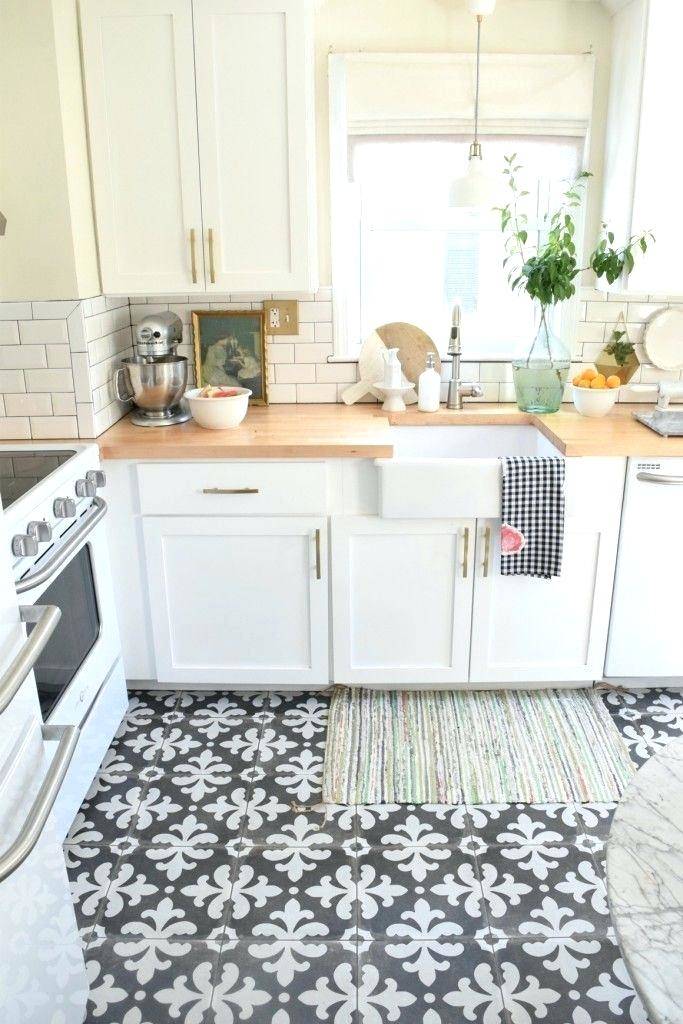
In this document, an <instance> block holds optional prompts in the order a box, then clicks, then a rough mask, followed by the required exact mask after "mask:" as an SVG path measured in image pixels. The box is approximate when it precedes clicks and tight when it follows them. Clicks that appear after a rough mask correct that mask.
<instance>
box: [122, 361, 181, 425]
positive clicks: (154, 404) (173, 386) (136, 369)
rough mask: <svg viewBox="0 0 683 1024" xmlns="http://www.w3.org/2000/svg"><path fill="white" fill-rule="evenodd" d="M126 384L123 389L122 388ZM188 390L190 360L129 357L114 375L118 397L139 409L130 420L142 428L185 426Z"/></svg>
mask: <svg viewBox="0 0 683 1024" xmlns="http://www.w3.org/2000/svg"><path fill="white" fill-rule="evenodd" d="M124 382H125V383H124ZM122 385H123V387H122ZM186 387H187V359H186V358H185V357H184V356H176V355H165V356H158V357H157V358H155V359H153V360H152V359H149V358H145V357H144V356H139V355H137V356H130V357H129V358H128V359H123V360H122V366H121V367H120V368H119V369H118V370H117V371H116V373H115V375H114V389H115V391H116V397H117V398H118V399H119V401H121V402H133V403H134V405H135V406H136V409H135V411H134V412H133V415H132V416H131V419H132V421H133V423H136V424H138V425H139V426H144V427H152V426H166V425H170V424H172V423H184V422H185V420H188V419H189V418H190V412H189V410H188V409H187V408H184V407H183V406H182V405H181V399H182V397H183V395H184V393H185V388H186Z"/></svg>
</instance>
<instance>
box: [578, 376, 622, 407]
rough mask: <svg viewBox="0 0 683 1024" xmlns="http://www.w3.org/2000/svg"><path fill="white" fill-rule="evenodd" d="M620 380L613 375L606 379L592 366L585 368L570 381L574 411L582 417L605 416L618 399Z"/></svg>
mask: <svg viewBox="0 0 683 1024" xmlns="http://www.w3.org/2000/svg"><path fill="white" fill-rule="evenodd" d="M620 387H621V380H620V379H619V377H617V375H616V374H614V375H613V376H611V377H606V376H605V375H604V373H598V371H597V370H596V369H595V367H593V366H588V367H586V369H585V370H582V371H581V373H578V374H577V375H576V376H575V377H574V379H573V381H572V397H573V400H574V406H575V408H576V411H577V412H578V413H580V414H581V415H582V416H590V417H593V418H597V417H599V416H606V415H607V413H608V412H610V411H611V410H612V409H613V408H614V404H615V402H616V400H617V398H618V397H619V389H620Z"/></svg>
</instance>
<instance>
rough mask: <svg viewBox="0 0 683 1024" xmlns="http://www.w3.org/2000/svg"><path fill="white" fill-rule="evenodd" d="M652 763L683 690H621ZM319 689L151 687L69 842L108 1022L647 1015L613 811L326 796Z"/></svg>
mask: <svg viewBox="0 0 683 1024" xmlns="http://www.w3.org/2000/svg"><path fill="white" fill-rule="evenodd" d="M604 699H605V704H606V706H607V708H608V709H609V711H610V713H611V714H612V716H613V717H614V720H615V722H616V724H617V725H618V727H619V729H620V731H621V733H622V735H623V737H624V740H625V742H626V743H627V744H628V746H629V750H630V753H631V756H632V758H633V760H634V761H635V763H636V764H638V765H640V764H642V763H644V762H645V761H646V760H647V759H648V758H649V757H651V756H652V754H653V753H655V752H656V751H657V750H659V749H661V747H662V746H664V745H665V744H666V743H668V742H670V740H671V739H672V738H673V737H675V736H678V735H681V734H682V733H683V695H682V694H681V693H678V692H674V691H666V690H648V691H641V692H631V693H617V692H613V691H609V692H606V693H605V696H604ZM327 707H328V698H327V696H326V695H325V694H320V693H286V694H278V693H270V694H269V693H255V694H247V693H207V692H203V693H202V692H198V691H192V692H182V693H180V692H170V691H165V692H159V691H155V692H143V691H138V692H136V693H133V694H131V699H130V705H129V710H128V713H127V715H126V719H125V721H124V722H123V723H122V725H121V728H120V729H119V732H118V735H117V737H116V739H115V741H114V743H113V744H112V747H111V749H110V751H109V752H108V754H107V756H106V757H105V760H104V762H103V764H102V766H101V768H100V770H99V772H98V774H97V777H96V779H95V780H94V781H93V785H92V787H91V789H90V791H89V793H88V795H87V798H86V800H85V802H84V803H83V806H82V807H81V810H80V812H79V814H78V815H77V817H76V820H75V821H74V823H73V826H72V829H71V832H70V834H69V837H68V838H67V842H66V844H65V853H66V857H67V864H68V870H69V875H70V878H71V885H72V891H73V897H74V902H75V905H76V913H77V918H78V924H79V928H80V930H81V936H82V941H83V943H84V946H85V948H86V960H87V968H88V976H89V980H90V986H91V998H90V1004H89V1010H88V1019H87V1024H166V1022H168V1021H171V1022H180V1024H237V1022H240V1021H249V1022H251V1024H308V1022H311V1024H314V1022H315V1024H396V1022H404V1024H532V1022H535V1021H543V1022H545V1024H647V1018H646V1015H645V1012H644V1010H643V1007H642V1005H641V1003H640V1000H639V999H638V996H637V995H636V993H635V992H634V990H633V987H632V985H631V983H630V980H629V978H628V975H627V973H626V970H625V967H624V963H623V960H622V959H621V957H620V955H619V949H618V947H617V945H616V941H615V937H614V932H613V929H612V926H611V922H610V917H609V910H608V905H607V893H606V887H605V868H604V848H605V840H606V838H607V834H608V832H609V827H610V823H611V820H612V816H613V814H614V809H615V805H614V804H584V805H576V804H549V805H524V804H512V805H508V804H505V805H500V804H496V805H486V806H453V807H450V806H446V805H435V806H426V805H425V806H391V805H381V806H363V807H335V806H332V807H330V806H324V805H323V804H322V803H321V779H322V766H323V758H324V752H325V730H326V719H327Z"/></svg>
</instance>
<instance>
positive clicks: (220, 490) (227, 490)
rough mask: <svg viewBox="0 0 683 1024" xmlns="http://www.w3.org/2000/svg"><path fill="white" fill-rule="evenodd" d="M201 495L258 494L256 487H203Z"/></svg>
mask: <svg viewBox="0 0 683 1024" xmlns="http://www.w3.org/2000/svg"><path fill="white" fill-rule="evenodd" d="M202 494H258V487H204V488H202Z"/></svg>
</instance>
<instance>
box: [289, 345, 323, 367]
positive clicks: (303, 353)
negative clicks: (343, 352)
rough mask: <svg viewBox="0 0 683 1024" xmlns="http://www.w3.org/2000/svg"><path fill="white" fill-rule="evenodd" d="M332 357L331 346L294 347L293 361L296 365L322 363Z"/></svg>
mask: <svg viewBox="0 0 683 1024" xmlns="http://www.w3.org/2000/svg"><path fill="white" fill-rule="evenodd" d="M331 355H332V345H307V344H303V345H302V344H299V345H295V346H294V361H295V362H297V363H324V362H326V361H327V360H328V359H329V357H330V356H331Z"/></svg>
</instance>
